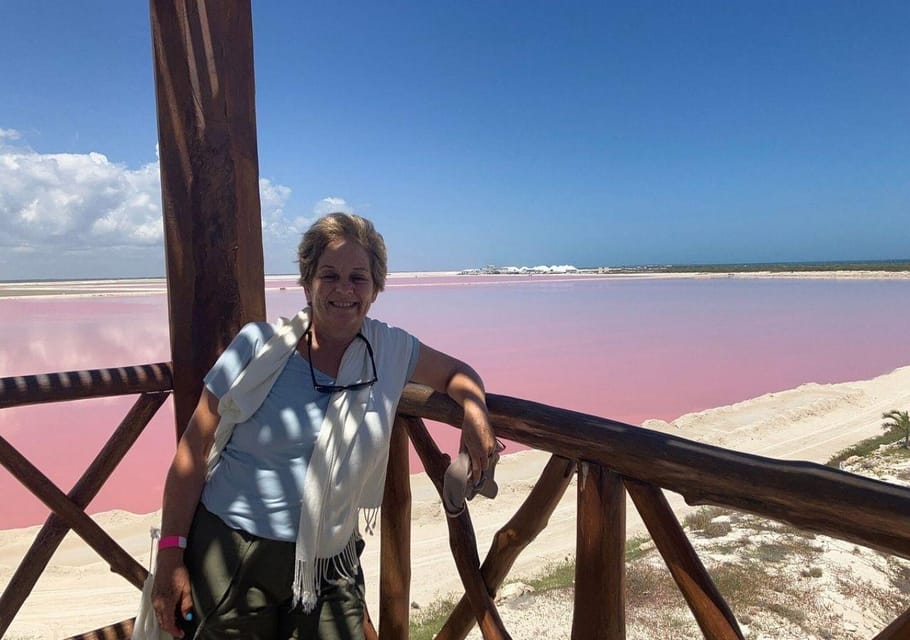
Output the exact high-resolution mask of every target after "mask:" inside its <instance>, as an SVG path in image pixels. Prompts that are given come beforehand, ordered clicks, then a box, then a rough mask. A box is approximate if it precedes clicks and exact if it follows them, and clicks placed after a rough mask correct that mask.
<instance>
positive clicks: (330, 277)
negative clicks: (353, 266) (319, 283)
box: [319, 273, 338, 280]
mask: <svg viewBox="0 0 910 640" xmlns="http://www.w3.org/2000/svg"><path fill="white" fill-rule="evenodd" d="M319 279H320V280H337V279H338V275H337V274H335V273H323V274H322V275H321V276H319Z"/></svg>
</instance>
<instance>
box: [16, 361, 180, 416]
mask: <svg viewBox="0 0 910 640" xmlns="http://www.w3.org/2000/svg"><path fill="white" fill-rule="evenodd" d="M173 386H174V383H173V379H172V376H171V363H170V362H157V363H155V364H140V365H134V366H131V367H117V368H114V369H87V370H84V371H64V372H59V373H39V374H35V375H28V376H9V377H6V378H0V409H6V408H8V407H20V406H24V405H28V404H41V403H44V402H64V401H67V400H82V399H85V398H101V397H108V396H123V395H132V394H134V393H154V392H158V391H170V390H171V389H172V388H173Z"/></svg>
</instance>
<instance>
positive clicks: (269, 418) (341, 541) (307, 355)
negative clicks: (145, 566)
mask: <svg viewBox="0 0 910 640" xmlns="http://www.w3.org/2000/svg"><path fill="white" fill-rule="evenodd" d="M298 256H299V262H300V284H301V285H303V289H304V291H305V294H306V299H307V306H306V307H305V308H304V309H303V310H301V311H299V312H298V313H297V314H296V315H295V316H294V317H293V318H292V319H291V320H290V321H287V322H283V323H281V324H279V325H271V324H267V323H251V324H248V325H246V326H245V327H243V329H241V331H240V332H239V334H238V335H237V337H236V338H235V339H234V340H233V341H232V342H231V344H230V345H229V346H228V348H227V349H226V350H225V351H224V353H223V354H222V355H221V357H220V358H219V359H218V361H217V362H216V363H215V365H214V367H212V369H211V371H210V372H209V373H208V375H207V376H206V378H205V389H204V390H203V393H202V397H201V398H200V400H199V404H198V406H197V407H196V410H195V412H194V413H193V416H192V418H191V419H190V422H189V425H188V426H187V429H186V431H185V433H184V435H183V437H182V438H181V440H180V442H179V444H178V446H177V452H176V455H175V456H174V461H173V463H172V464H171V468H170V471H169V473H168V477H167V482H166V484H165V489H164V501H163V507H162V533H163V538H162V540H163V541H178V542H179V544H178V543H174V544H170V543H169V544H164V543H162V545H161V546H159V551H160V553H159V554H158V567H157V571H156V572H155V584H154V589H153V603H154V607H155V610H156V613H157V617H158V619H159V621H160V624H161V626H162V628H163V629H164V630H166V631H168V632H169V633H171V634H173V635H175V636H177V637H183V636H184V633H188V634H191V635H192V637H195V638H221V637H225V636H227V635H236V634H238V633H239V634H240V635H241V636H242V637H244V638H290V637H295V638H296V637H306V638H352V639H353V638H362V637H363V635H364V624H365V620H366V615H365V609H366V607H365V604H364V601H365V595H364V584H363V572H362V570H361V568H360V560H359V557H360V554H361V552H362V551H363V546H364V543H363V541H362V539H361V537H360V535H359V523H358V515H359V513H361V512H363V514H364V517H365V518H366V522H367V525H368V527H370V526H372V524H373V521H374V520H375V518H376V510H377V509H378V507H379V505H380V504H381V501H382V490H383V486H384V484H385V482H384V481H385V470H386V463H387V459H388V452H389V437H390V433H391V426H392V421H393V418H394V416H395V410H396V407H397V405H398V400H399V398H400V396H401V392H402V389H403V388H404V385H405V384H406V383H407V382H408V381H409V380H410V381H414V382H417V383H421V384H426V385H428V386H430V387H432V388H434V389H436V390H437V391H439V392H443V393H447V394H448V395H449V396H450V397H451V398H452V399H453V400H455V401H456V402H458V403H459V404H460V405H461V406H462V407H463V408H464V422H463V425H462V449H463V450H465V451H466V452H467V454H468V456H469V457H470V461H471V463H470V472H471V475H472V476H473V480H474V482H477V481H478V480H479V479H480V477H481V475H482V474H483V472H484V471H485V470H486V469H487V468H488V467H489V466H490V460H491V456H492V455H493V454H494V449H495V439H494V436H493V431H492V429H491V427H490V423H489V419H488V416H487V407H486V399H485V393H484V387H483V382H482V381H481V379H480V376H478V375H477V373H476V372H475V371H474V370H473V369H472V368H471V367H469V366H467V365H466V364H464V363H463V362H460V361H459V360H456V359H454V358H452V357H451V356H448V355H446V354H444V353H442V352H439V351H436V350H434V349H432V348H430V347H427V346H425V345H422V344H420V342H419V341H418V340H417V339H416V338H415V337H414V336H412V335H410V334H409V333H407V332H405V331H403V330H402V329H398V328H395V327H391V326H389V325H387V324H385V323H383V322H379V321H377V320H374V319H372V318H369V317H368V316H367V313H368V312H369V310H370V307H371V305H372V304H373V302H375V301H376V297H377V296H378V294H379V292H380V291H382V289H383V288H384V287H385V278H386V273H387V266H386V249H385V243H384V241H383V239H382V236H381V235H379V233H378V232H376V230H375V229H374V227H373V225H372V223H371V222H370V221H368V220H366V219H364V218H360V217H358V216H354V215H347V214H343V213H333V214H329V215H328V216H325V217H324V218H321V219H319V220H318V221H317V222H316V223H315V224H314V225H313V226H312V227H311V228H310V230H308V231H307V232H306V233H305V234H304V237H303V240H302V241H301V243H300V247H299V248H298ZM178 620H179V621H180V622H179V624H178Z"/></svg>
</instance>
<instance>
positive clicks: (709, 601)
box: [625, 480, 743, 640]
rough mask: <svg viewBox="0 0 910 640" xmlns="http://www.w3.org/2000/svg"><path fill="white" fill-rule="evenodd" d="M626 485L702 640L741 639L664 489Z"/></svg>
mask: <svg viewBox="0 0 910 640" xmlns="http://www.w3.org/2000/svg"><path fill="white" fill-rule="evenodd" d="M625 484H626V490H627V491H628V492H629V495H630V496H632V501H633V502H634V503H635V508H636V509H638V513H639V514H641V519H642V520H643V521H644V523H645V526H646V527H647V528H648V532H649V533H650V534H651V539H652V540H654V544H655V546H656V547H657V549H658V551H660V555H661V556H662V557H663V559H664V562H666V563H667V568H668V569H669V570H670V574H671V575H672V576H673V579H674V580H675V581H676V585H677V586H678V587H679V590H680V592H682V594H683V597H685V599H686V602H687V603H688V604H689V609H691V611H692V615H694V616H695V620H696V622H698V626H699V627H700V628H701V632H702V633H703V634H704V636H705V640H743V634H742V631H740V629H739V625H738V624H737V623H736V617H735V616H734V615H733V612H732V611H731V610H730V607H729V606H728V605H727V601H726V600H724V598H723V595H722V594H721V593H720V592H719V591H718V590H717V587H716V586H715V585H714V581H713V580H711V576H710V575H709V574H708V571H707V570H706V569H705V566H704V565H703V564H702V562H701V559H699V557H698V554H697V553H695V549H693V548H692V544H691V543H690V542H689V538H688V537H686V533H685V531H683V528H682V527H681V526H680V524H679V520H677V519H676V516H675V515H674V514H673V509H671V508H670V503H669V502H667V499H666V498H665V497H664V494H663V492H662V491H661V490H660V489H658V488H657V487H653V486H651V485H649V484H645V483H643V482H635V481H633V480H626V481H625Z"/></svg>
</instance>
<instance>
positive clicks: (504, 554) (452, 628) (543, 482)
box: [436, 456, 575, 640]
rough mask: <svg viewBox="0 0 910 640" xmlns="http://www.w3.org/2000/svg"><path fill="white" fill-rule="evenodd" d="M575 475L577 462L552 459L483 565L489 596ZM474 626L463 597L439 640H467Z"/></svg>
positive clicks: (466, 599) (495, 542)
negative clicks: (465, 639)
mask: <svg viewBox="0 0 910 640" xmlns="http://www.w3.org/2000/svg"><path fill="white" fill-rule="evenodd" d="M574 472H575V461H574V460H567V459H565V458H561V457H559V456H553V457H551V458H550V460H549V462H547V465H546V466H545V467H544V469H543V471H542V472H541V474H540V478H539V479H538V480H537V482H536V483H535V484H534V488H533V489H531V492H530V493H529V494H528V497H527V498H526V499H525V501H524V502H523V503H522V504H521V507H519V509H518V511H516V512H515V515H514V516H512V518H511V519H510V520H509V521H508V522H507V523H506V524H505V525H503V527H502V528H501V529H500V530H499V531H497V532H496V535H495V536H493V542H492V543H491V544H490V550H489V551H488V552H487V557H486V559H485V560H484V561H483V564H482V565H480V574H481V575H482V576H483V581H484V584H486V586H487V591H488V592H489V593H491V594H494V595H495V594H496V592H497V591H498V590H499V587H500V585H502V583H503V581H504V580H505V579H506V576H508V575H509V570H510V569H511V568H512V565H513V564H514V563H515V560H516V559H517V558H518V556H519V555H520V554H521V552H522V551H524V549H525V547H527V546H528V545H529V544H530V543H531V542H532V541H533V540H534V539H535V538H536V537H537V535H538V534H539V533H540V532H541V531H543V530H544V529H545V528H546V526H547V523H548V522H549V521H550V516H551V515H553V511H554V510H555V509H556V507H557V506H559V501H560V500H561V499H562V497H563V495H564V494H565V492H566V489H567V488H568V486H569V483H570V482H571V481H572V477H573V476H574ZM474 622H475V620H474V615H473V614H472V613H471V603H470V602H469V601H468V598H467V597H465V596H462V598H461V600H459V601H458V604H457V605H455V608H454V609H453V610H452V613H451V614H449V619H448V620H446V623H445V624H444V625H443V627H442V629H440V631H439V633H438V634H437V635H436V640H464V638H466V637H467V635H468V632H470V630H471V627H473V626H474Z"/></svg>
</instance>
